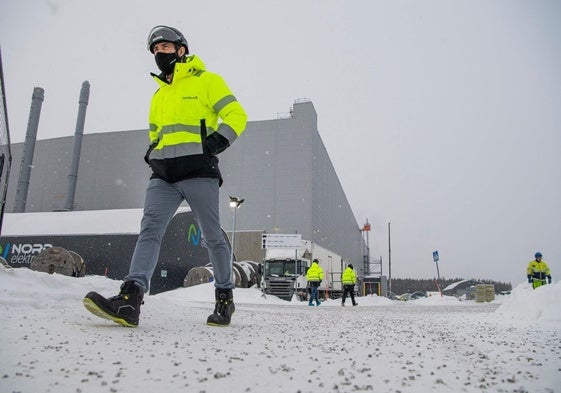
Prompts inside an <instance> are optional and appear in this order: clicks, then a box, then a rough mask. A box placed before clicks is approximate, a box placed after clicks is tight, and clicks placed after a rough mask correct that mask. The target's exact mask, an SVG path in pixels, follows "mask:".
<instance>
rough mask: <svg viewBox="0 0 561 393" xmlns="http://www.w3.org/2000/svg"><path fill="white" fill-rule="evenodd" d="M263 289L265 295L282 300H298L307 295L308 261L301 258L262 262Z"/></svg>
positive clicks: (278, 258) (271, 259) (273, 259)
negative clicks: (294, 296)
mask: <svg viewBox="0 0 561 393" xmlns="http://www.w3.org/2000/svg"><path fill="white" fill-rule="evenodd" d="M263 266H264V267H263V289H264V291H265V293H267V294H271V295H275V296H277V297H279V298H281V299H284V300H289V301H290V300H292V296H293V295H294V294H296V296H297V298H298V299H299V300H302V299H305V298H306V296H307V294H306V291H307V288H306V287H307V281H306V272H307V271H308V268H309V267H310V261H309V260H307V259H301V258H298V259H296V258H280V257H277V258H267V259H265V260H264V261H263Z"/></svg>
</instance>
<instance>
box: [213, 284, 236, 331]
mask: <svg viewBox="0 0 561 393" xmlns="http://www.w3.org/2000/svg"><path fill="white" fill-rule="evenodd" d="M214 295H215V298H216V305H215V306H214V313H212V314H211V315H209V316H208V318H207V320H206V323H207V325H212V326H228V325H229V324H230V319H231V318H232V314H233V313H234V311H235V310H236V306H235V305H234V294H233V291H232V290H231V289H219V288H216V289H215V290H214Z"/></svg>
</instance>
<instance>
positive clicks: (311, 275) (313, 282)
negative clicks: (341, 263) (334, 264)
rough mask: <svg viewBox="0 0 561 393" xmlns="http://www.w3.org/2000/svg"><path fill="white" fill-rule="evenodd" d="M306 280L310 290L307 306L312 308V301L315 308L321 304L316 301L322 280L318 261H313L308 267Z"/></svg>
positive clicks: (321, 271) (321, 270)
mask: <svg viewBox="0 0 561 393" xmlns="http://www.w3.org/2000/svg"><path fill="white" fill-rule="evenodd" d="M306 279H307V280H308V284H309V285H310V289H311V290H312V293H311V295H310V300H309V302H308V306H313V305H314V303H313V301H314V300H315V301H316V306H319V305H320V304H321V302H320V301H319V299H318V287H319V286H320V284H321V281H322V280H323V269H322V268H321V266H320V265H319V260H317V259H314V260H313V261H312V266H310V268H309V269H308V271H307V272H306Z"/></svg>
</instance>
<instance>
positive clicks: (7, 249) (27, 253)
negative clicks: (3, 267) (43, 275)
mask: <svg viewBox="0 0 561 393" xmlns="http://www.w3.org/2000/svg"><path fill="white" fill-rule="evenodd" d="M52 246H53V245H52V244H48V243H46V244H31V243H17V244H16V243H14V244H11V243H6V244H5V245H4V246H1V245H0V255H1V256H2V258H4V259H5V260H6V262H8V263H9V264H10V265H12V266H16V265H29V264H30V263H31V261H32V260H33V258H34V257H35V255H37V254H39V253H40V252H41V251H43V250H45V249H47V248H49V247H52Z"/></svg>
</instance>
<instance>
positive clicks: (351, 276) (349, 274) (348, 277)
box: [341, 267, 356, 285]
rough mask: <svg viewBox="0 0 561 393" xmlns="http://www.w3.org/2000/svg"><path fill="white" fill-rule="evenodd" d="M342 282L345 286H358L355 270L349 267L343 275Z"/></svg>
mask: <svg viewBox="0 0 561 393" xmlns="http://www.w3.org/2000/svg"><path fill="white" fill-rule="evenodd" d="M341 281H343V285H354V284H356V274H355V271H354V270H353V269H351V268H350V267H347V268H346V269H345V271H344V272H343V274H342V275H341Z"/></svg>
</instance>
